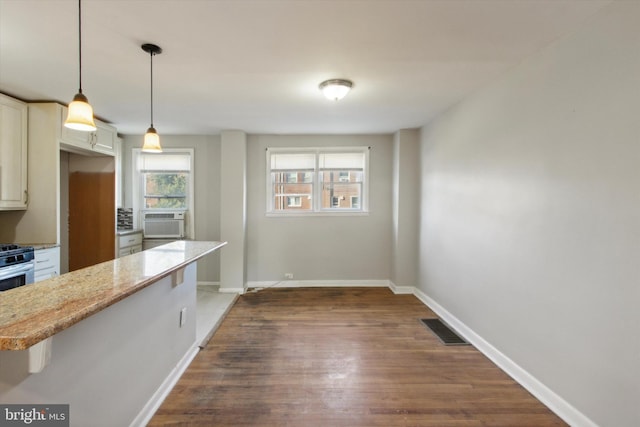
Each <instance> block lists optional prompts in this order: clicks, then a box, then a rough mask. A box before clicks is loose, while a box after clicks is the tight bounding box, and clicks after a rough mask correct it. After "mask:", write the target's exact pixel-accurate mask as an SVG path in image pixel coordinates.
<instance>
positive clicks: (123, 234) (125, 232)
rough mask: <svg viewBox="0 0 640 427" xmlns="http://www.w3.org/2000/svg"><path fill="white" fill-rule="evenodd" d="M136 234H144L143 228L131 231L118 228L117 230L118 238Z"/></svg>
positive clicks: (130, 229)
mask: <svg viewBox="0 0 640 427" xmlns="http://www.w3.org/2000/svg"><path fill="white" fill-rule="evenodd" d="M136 233H142V229H141V228H129V229H124V228H118V229H117V230H116V234H117V235H118V236H126V235H129V234H136Z"/></svg>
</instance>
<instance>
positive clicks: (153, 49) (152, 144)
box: [142, 43, 162, 153]
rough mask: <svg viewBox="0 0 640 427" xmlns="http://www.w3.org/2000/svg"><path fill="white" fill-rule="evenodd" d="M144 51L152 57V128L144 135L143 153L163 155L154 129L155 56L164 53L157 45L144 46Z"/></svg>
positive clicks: (148, 44)
mask: <svg viewBox="0 0 640 427" xmlns="http://www.w3.org/2000/svg"><path fill="white" fill-rule="evenodd" d="M142 50H144V51H145V52H147V53H148V54H149V56H150V57H151V126H149V129H147V133H146V134H145V135H144V144H143V145H142V151H144V152H147V153H162V147H161V146H160V137H159V136H158V133H157V132H156V130H155V128H154V127H153V56H154V55H159V54H161V53H162V49H161V48H160V46H156V45H155V44H150V43H147V44H143V45H142Z"/></svg>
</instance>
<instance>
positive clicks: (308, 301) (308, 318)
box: [149, 288, 566, 427]
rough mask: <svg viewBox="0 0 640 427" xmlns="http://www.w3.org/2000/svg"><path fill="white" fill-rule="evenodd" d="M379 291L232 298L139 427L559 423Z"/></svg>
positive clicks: (418, 308)
mask: <svg viewBox="0 0 640 427" xmlns="http://www.w3.org/2000/svg"><path fill="white" fill-rule="evenodd" d="M425 317H435V315H434V313H433V312H431V311H430V310H429V309H428V308H427V307H425V306H424V305H423V304H422V303H421V302H420V301H419V300H418V299H417V298H415V297H414V296H413V295H394V294H393V293H392V292H391V291H390V290H389V289H387V288H293V289H266V290H263V291H260V292H257V293H249V294H245V295H242V296H241V297H240V298H239V299H238V301H237V302H236V304H235V305H234V307H233V308H232V309H231V311H230V312H229V314H228V315H227V317H226V318H225V320H224V321H223V323H222V325H221V326H220V328H219V329H218V330H217V331H216V333H215V335H214V336H213V338H212V339H211V341H210V342H209V344H208V346H207V347H206V348H205V349H203V350H202V351H201V352H200V353H199V354H198V355H197V356H196V358H195V359H194V361H193V362H192V364H191V365H190V366H189V368H188V369H187V371H186V372H185V374H184V375H183V376H182V378H181V379H180V380H179V381H178V383H177V384H176V386H175V387H174V389H173V390H172V392H171V393H170V395H169V396H168V397H167V399H166V400H165V402H164V403H163V404H162V406H161V407H160V408H159V409H158V411H157V412H156V414H155V416H154V417H153V419H152V420H151V422H150V423H149V425H150V426H167V425H196V426H303V427H311V426H350V427H352V426H385V427H390V426H438V427H447V426H492V427H493V426H496V427H497V426H535V427H542V426H564V425H566V424H565V423H564V422H563V421H562V420H561V419H559V418H558V417H557V416H556V415H554V414H553V413H552V412H551V411H550V410H549V409H547V408H546V407H545V406H544V405H542V403H540V402H539V401H538V400H536V399H535V398H534V397H533V396H531V394H529V393H528V392H527V391H526V390H524V389H523V388H522V387H521V386H520V385H518V384H517V383H516V382H514V381H513V380H512V379H511V378H510V377H509V376H507V375H506V374H505V373H504V372H503V371H501V370H500V369H499V368H498V367H496V366H495V365H494V364H493V363H492V362H490V361H489V360H488V359H487V358H486V357H484V356H483V355H482V354H481V353H480V352H478V351H477V350H476V349H475V348H474V347H472V346H444V345H442V344H441V343H440V341H439V340H438V338H436V337H435V336H434V335H433V334H432V333H431V332H430V331H429V330H428V329H427V328H425V326H424V325H422V324H421V323H420V321H419V319H420V318H425Z"/></svg>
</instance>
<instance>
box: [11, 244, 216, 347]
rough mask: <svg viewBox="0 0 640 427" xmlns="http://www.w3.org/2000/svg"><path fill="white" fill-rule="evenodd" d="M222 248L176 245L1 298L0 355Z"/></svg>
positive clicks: (137, 254) (101, 264)
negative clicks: (1, 352) (2, 351)
mask: <svg viewBox="0 0 640 427" xmlns="http://www.w3.org/2000/svg"><path fill="white" fill-rule="evenodd" d="M226 244H227V242H199V241H186V240H180V241H175V242H171V243H167V244H166V245H162V246H157V247H155V248H152V249H147V250H146V251H142V252H138V253H135V254H132V255H127V256H125V257H122V258H117V259H115V260H113V261H107V262H103V263H100V264H97V265H94V266H91V267H87V268H83V269H81V270H77V271H73V272H70V273H67V274H63V275H61V276H58V277H54V278H51V279H47V280H44V281H42V282H37V283H33V284H31V285H27V286H22V287H19V288H15V289H11V290H9V291H5V292H2V293H1V294H0V350H24V349H27V348H29V347H31V346H32V345H34V344H37V343H38V342H40V341H42V340H44V339H46V338H49V337H50V336H52V335H55V334H57V333H58V332H61V331H62V330H64V329H67V328H69V327H70V326H72V325H74V324H76V323H78V322H80V321H81V320H83V319H85V318H87V317H89V316H91V315H93V314H95V313H98V312H99V311H101V310H103V309H105V308H107V307H109V306H110V305H113V304H115V303H116V302H118V301H120V300H122V299H124V298H126V297H128V296H129V295H132V294H134V293H135V292H137V291H139V290H140V289H143V288H145V287H147V286H149V285H151V284H153V283H155V282H156V281H158V280H159V279H161V278H163V277H166V276H168V275H170V274H171V273H172V272H174V271H176V270H179V269H180V268H182V267H185V266H186V265H188V264H191V263H192V262H194V261H196V260H197V259H199V258H201V257H203V256H205V255H207V254H209V253H211V252H213V251H215V250H217V249H219V248H221V247H222V246H224V245H226Z"/></svg>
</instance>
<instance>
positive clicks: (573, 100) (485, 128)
mask: <svg viewBox="0 0 640 427" xmlns="http://www.w3.org/2000/svg"><path fill="white" fill-rule="evenodd" d="M639 22H640V3H638V2H619V3H614V4H612V5H610V6H609V7H608V8H607V9H605V10H604V12H603V13H601V14H600V15H598V17H597V18H596V19H595V20H594V21H593V22H591V23H589V24H588V25H587V26H585V28H583V30H582V31H579V32H577V33H575V34H573V35H572V36H570V37H568V38H566V39H562V40H560V41H558V42H556V43H555V44H553V45H552V46H550V47H549V48H547V49H545V50H543V51H542V52H540V53H539V54H538V55H536V56H535V57H533V58H531V59H530V60H528V61H526V62H524V63H523V64H521V65H520V66H519V67H517V68H516V69H514V70H512V71H511V72H510V73H508V75H506V76H505V77H504V78H502V79H501V80H500V81H498V82H496V83H495V84H493V85H491V86H490V87H488V88H486V89H485V90H483V91H481V92H479V93H477V94H476V95H475V96H473V97H471V98H469V99H467V100H465V101H464V102H463V103H461V104H460V105H458V106H456V107H455V108H453V109H452V110H451V111H449V112H448V113H446V114H444V115H443V116H441V117H440V118H438V119H437V120H435V121H434V122H433V123H432V124H429V125H428V126H425V127H424V128H423V129H422V137H421V162H422V164H421V183H422V189H421V192H422V206H421V212H422V213H421V221H420V271H419V280H420V288H421V289H422V290H423V291H424V292H425V293H426V294H427V295H429V296H430V297H431V298H433V299H434V300H436V301H437V302H438V303H439V304H441V305H442V306H443V307H444V308H446V309H447V310H448V311H449V312H450V313H452V314H453V315H454V316H456V317H457V318H458V319H460V320H461V321H462V322H463V323H465V324H466V325H467V326H469V327H470V328H471V329H473V330H474V331H475V332H476V333H477V334H479V335H480V336H482V337H483V338H484V339H485V340H487V341H488V342H489V343H491V344H492V345H494V346H495V347H496V348H497V349H498V350H499V351H501V352H502V353H503V354H505V355H506V356H507V357H509V358H510V359H512V360H513V361H515V362H516V363H517V364H518V365H520V366H521V367H522V368H524V369H525V370H527V371H528V372H529V373H531V374H532V375H534V376H535V377H536V378H537V379H539V380H540V381H542V382H543V383H544V384H545V385H547V386H548V387H549V388H551V389H552V390H553V391H554V392H555V393H557V394H559V395H560V396H562V397H563V398H564V399H565V400H566V401H567V402H569V403H570V404H571V405H573V406H575V407H576V408H577V409H578V410H579V411H581V412H582V413H583V414H585V415H587V416H588V417H589V418H590V419H591V420H593V421H594V422H595V423H596V424H598V425H601V426H620V427H621V426H637V425H640V410H639V409H638V408H639V406H638V402H640V369H638V366H639V362H640V310H638V304H639V303H640V283H639V279H640V262H639V260H640V138H639V137H640V31H639V30H638V23H639Z"/></svg>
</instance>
